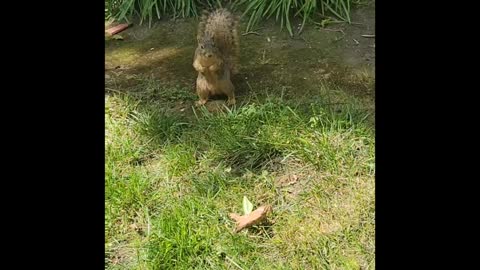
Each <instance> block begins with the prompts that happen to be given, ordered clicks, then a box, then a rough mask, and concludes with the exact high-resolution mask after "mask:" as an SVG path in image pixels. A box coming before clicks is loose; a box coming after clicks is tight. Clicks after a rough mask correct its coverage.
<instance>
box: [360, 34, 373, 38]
mask: <svg viewBox="0 0 480 270" xmlns="http://www.w3.org/2000/svg"><path fill="white" fill-rule="evenodd" d="M362 37H364V38H375V35H362Z"/></svg>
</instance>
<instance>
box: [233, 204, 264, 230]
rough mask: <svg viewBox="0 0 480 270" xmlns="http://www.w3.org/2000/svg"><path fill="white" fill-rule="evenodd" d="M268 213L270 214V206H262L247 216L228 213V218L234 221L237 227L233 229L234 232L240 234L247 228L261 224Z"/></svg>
mask: <svg viewBox="0 0 480 270" xmlns="http://www.w3.org/2000/svg"><path fill="white" fill-rule="evenodd" d="M270 212H272V206H270V205H264V206H260V207H258V208H257V209H255V211H253V212H251V213H250V214H248V215H243V216H240V215H238V214H235V213H230V218H231V219H233V220H235V221H236V224H237V227H236V228H235V232H240V231H241V230H243V229H245V228H247V227H250V226H253V225H256V224H259V223H261V222H262V221H264V220H265V219H266V218H267V215H268V214H269V213H270Z"/></svg>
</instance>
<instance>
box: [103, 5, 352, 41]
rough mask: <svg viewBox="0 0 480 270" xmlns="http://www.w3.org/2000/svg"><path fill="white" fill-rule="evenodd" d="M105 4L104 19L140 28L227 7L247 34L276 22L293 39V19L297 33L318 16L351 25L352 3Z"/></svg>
mask: <svg viewBox="0 0 480 270" xmlns="http://www.w3.org/2000/svg"><path fill="white" fill-rule="evenodd" d="M228 2H229V3H226V1H219V0H206V1H199V0H106V1H105V8H106V9H105V18H107V19H108V18H115V19H117V20H127V21H128V20H131V19H132V18H133V17H138V18H139V19H140V24H142V23H143V22H145V21H148V23H149V25H151V24H152V21H153V20H154V19H161V18H163V17H167V16H168V17H173V18H177V17H182V18H185V17H197V16H198V15H199V13H200V10H201V9H212V8H215V7H222V6H223V7H224V6H227V7H229V8H230V9H232V10H239V11H240V12H242V13H243V14H244V15H245V16H246V17H247V19H246V20H248V23H247V27H246V31H251V30H252V29H253V27H255V26H256V25H257V24H258V23H259V22H260V21H261V20H266V19H269V18H275V21H276V22H278V23H280V27H281V28H282V29H283V28H286V29H287V30H288V32H289V34H290V35H291V36H293V35H294V32H295V29H294V26H293V25H294V23H293V22H292V20H293V19H294V18H300V19H301V21H302V23H301V27H300V28H299V29H298V33H300V32H301V31H302V29H303V27H304V26H305V23H306V22H307V21H312V20H318V16H317V15H318V14H320V15H322V17H325V16H331V17H335V18H337V19H339V20H341V21H344V22H349V23H350V10H351V6H352V4H356V3H358V1H352V0H233V1H228Z"/></svg>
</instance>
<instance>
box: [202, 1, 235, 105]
mask: <svg viewBox="0 0 480 270" xmlns="http://www.w3.org/2000/svg"><path fill="white" fill-rule="evenodd" d="M237 28H238V18H236V17H234V16H233V15H232V14H231V13H230V12H229V11H228V10H226V9H217V10H215V11H213V12H212V13H210V14H208V13H206V12H204V14H203V15H202V17H201V19H200V23H199V25H198V31H197V42H198V46H197V48H196V50H195V56H194V62H193V67H194V68H195V70H197V71H198V77H197V94H198V96H199V98H200V100H199V101H198V102H197V104H198V105H203V104H205V103H206V102H207V100H208V98H209V96H212V95H222V94H223V95H226V96H227V97H228V101H227V103H228V104H230V105H233V104H235V95H234V90H235V88H234V86H233V84H232V82H231V78H230V77H231V74H235V73H238V57H239V51H240V50H239V38H238V31H237Z"/></svg>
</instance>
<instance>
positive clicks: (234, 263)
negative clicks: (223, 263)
mask: <svg viewBox="0 0 480 270" xmlns="http://www.w3.org/2000/svg"><path fill="white" fill-rule="evenodd" d="M225 258H226V259H228V260H229V261H230V262H231V263H233V265H235V266H236V267H238V269H241V270H244V269H243V268H242V267H240V265H238V264H237V263H236V262H234V261H233V260H232V259H230V257H228V256H225Z"/></svg>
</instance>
